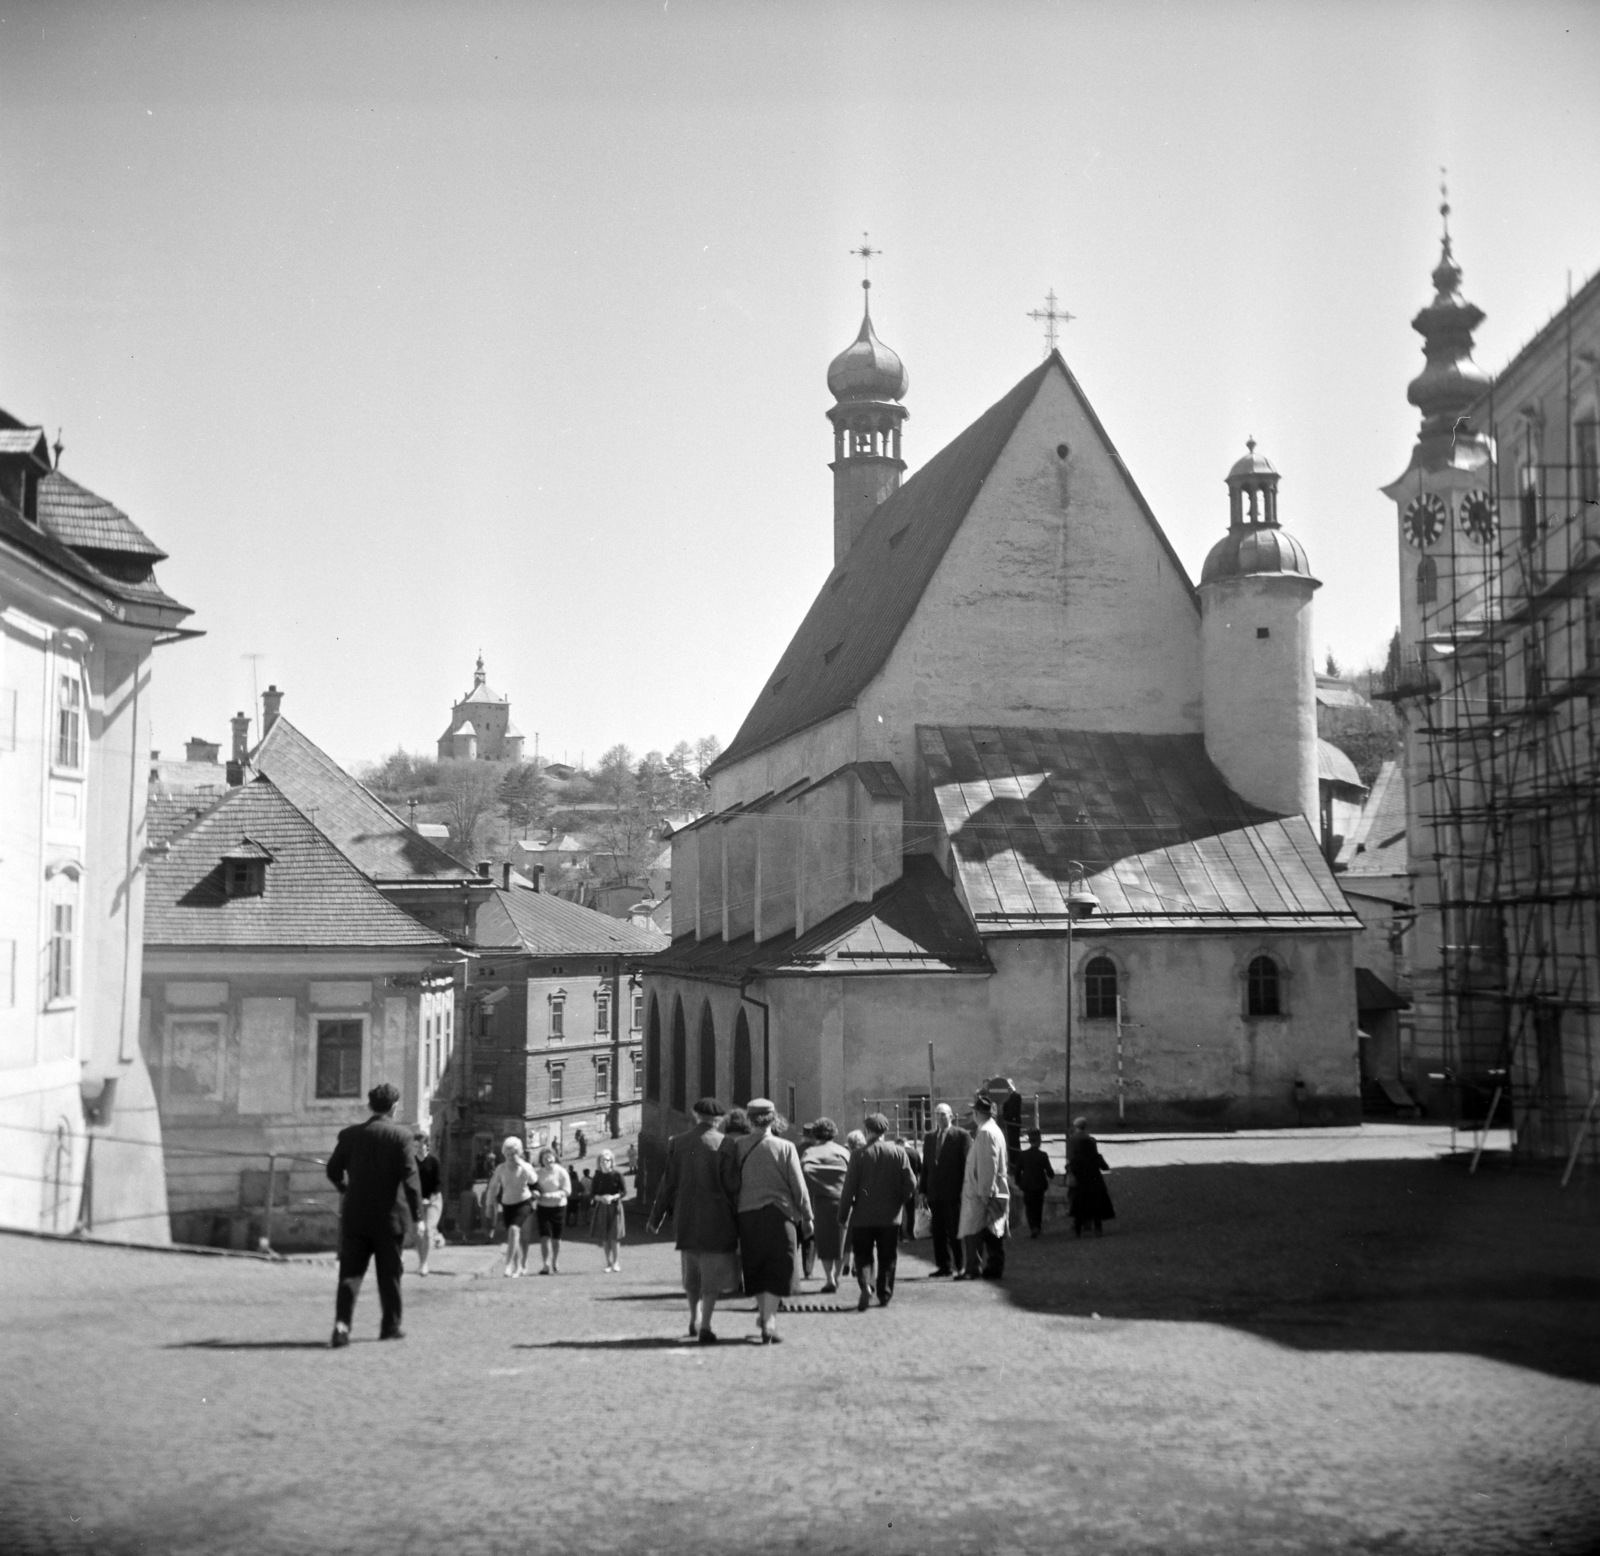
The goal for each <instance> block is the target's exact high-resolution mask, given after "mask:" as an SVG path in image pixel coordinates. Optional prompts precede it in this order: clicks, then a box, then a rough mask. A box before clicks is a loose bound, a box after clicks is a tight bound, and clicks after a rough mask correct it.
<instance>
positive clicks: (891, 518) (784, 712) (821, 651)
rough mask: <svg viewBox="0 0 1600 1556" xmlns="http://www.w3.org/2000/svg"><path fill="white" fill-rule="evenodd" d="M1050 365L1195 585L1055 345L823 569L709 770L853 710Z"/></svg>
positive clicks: (892, 496) (889, 500) (1174, 559)
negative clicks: (792, 631) (815, 589)
mask: <svg viewBox="0 0 1600 1556" xmlns="http://www.w3.org/2000/svg"><path fill="white" fill-rule="evenodd" d="M1053 371H1055V372H1060V373H1061V374H1062V375H1063V376H1064V378H1065V379H1066V382H1067V385H1068V387H1069V389H1070V390H1071V392H1072V393H1073V395H1075V396H1076V398H1077V400H1078V403H1079V407H1080V409H1081V410H1082V412H1083V414H1084V415H1085V417H1086V418H1087V419H1088V420H1089V422H1090V424H1091V425H1092V426H1093V427H1094V429H1095V432H1096V434H1097V435H1098V436H1099V438H1100V440H1101V441H1102V443H1103V444H1104V446H1105V448H1106V451H1107V453H1108V454H1109V455H1110V457H1111V459H1112V460H1113V462H1114V463H1115V465H1116V467H1117V469H1118V471H1119V472H1120V473H1121V475H1122V478H1123V480H1124V481H1125V482H1126V484H1127V487H1128V491H1129V493H1130V494H1131V495H1132V497H1133V499H1134V501H1135V502H1136V503H1137V504H1138V506H1139V509H1140V511H1141V512H1142V513H1143V514H1144V517H1145V519H1146V520H1147V522H1148V523H1149V524H1150V527H1151V528H1152V529H1153V530H1154V532H1155V535H1156V538H1157V540H1158V541H1159V542H1160V544H1161V545H1162V547H1163V548H1164V549H1165V551H1166V553H1167V556H1168V557H1169V558H1170V560H1171V562H1172V565H1173V567H1174V569H1175V570H1176V571H1177V575H1178V577H1180V578H1181V579H1183V580H1184V584H1185V587H1186V588H1189V589H1190V590H1191V592H1192V590H1193V585H1192V583H1191V582H1190V581H1189V575H1188V572H1187V571H1186V570H1185V568H1184V566H1183V563H1182V561H1181V560H1180V559H1179V557H1178V554H1177V552H1175V551H1174V550H1173V549H1172V544H1171V542H1170V541H1169V540H1168V539H1167V537H1166V535H1165V534H1164V533H1163V531H1162V529H1161V526H1160V525H1159V524H1158V523H1157V522H1156V517H1155V515H1154V514H1153V513H1152V512H1151V511H1150V508H1149V505H1148V504H1147V503H1146V502H1145V500H1144V497H1143V496H1142V495H1141V493H1140V492H1139V489H1138V487H1137V486H1135V485H1134V482H1133V477H1132V476H1131V475H1130V474H1129V473H1128V470H1127V467H1126V466H1124V465H1123V463H1122V461H1121V459H1120V458H1119V457H1118V455H1117V452H1116V450H1115V449H1114V448H1113V447H1112V445H1111V440H1110V439H1109V438H1107V437H1106V434H1105V429H1104V428H1103V427H1102V426H1101V425H1100V420H1099V418H1098V417H1097V416H1096V415H1095V413H1094V408H1093V407H1092V406H1091V405H1090V404H1089V401H1088V399H1087V398H1086V397H1085V395H1084V393H1083V390H1082V389H1081V388H1080V387H1079V385H1078V381H1077V380H1076V379H1075V378H1074V377H1073V376H1072V373H1071V372H1070V371H1069V369H1068V368H1067V365H1066V363H1065V362H1064V361H1063V360H1062V358H1061V354H1060V353H1059V352H1055V351H1053V352H1051V354H1050V355H1049V356H1048V357H1046V358H1045V360H1044V361H1043V362H1041V363H1040V364H1039V366H1038V367H1036V368H1034V369H1033V371H1032V372H1030V373H1029V374H1028V375H1027V376H1026V377H1025V378H1023V379H1022V381H1021V382H1020V383H1018V384H1017V385H1016V387H1015V388H1013V389H1012V390H1011V391H1010V392H1009V393H1008V394H1006V395H1005V396H1004V397H1003V398H1002V399H1000V400H998V401H996V402H995V404H993V405H991V406H990V407H989V409H988V410H986V411H985V412H984V413H983V415H981V416H980V417H979V418H978V419H977V420H976V421H975V422H973V423H972V425H971V426H970V427H968V428H967V429H966V431H964V432H962V433H960V434H959V435H958V436H957V437H956V438H955V439H954V440H952V441H951V442H950V443H947V444H946V445H945V446H944V448H942V449H941V450H940V451H939V452H938V453H937V454H935V455H934V456H933V458H932V459H930V460H929V461H928V462H927V464H925V465H924V466H923V467H922V468H921V469H920V470H918V471H917V473H916V474H915V475H913V476H912V477H911V478H910V480H908V481H907V482H906V483H905V485H904V486H902V487H900V488H899V490H898V491H895V492H893V493H891V494H890V495H889V496H888V497H887V498H885V499H884V501H883V502H881V503H880V504H879V505H878V507H877V508H876V509H875V510H874V511H873V513H872V515H871V517H870V518H868V520H867V522H866V524H865V525H864V526H863V528H862V530H861V534H860V536H859V537H858V539H857V540H856V542H855V544H854V545H853V546H852V547H851V548H850V550H849V552H848V553H846V555H845V556H844V558H843V559H842V560H841V561H840V562H838V563H837V564H836V565H835V567H834V569H833V571H832V572H831V573H830V574H829V575H828V578H827V580H826V582H824V584H823V586H822V588H821V590H820V591H819V592H818V594H817V597H816V599H815V600H814V601H813V602H812V605H811V609H810V610H809V611H807V612H806V616H805V619H804V620H803V621H802V622H801V623H800V627H799V630H798V631H797V632H796V633H795V635H794V637H793V639H791V641H790V643H789V646H788V648H786V649H785V650H784V652H783V657H782V658H781V659H779V661H778V665H777V668H776V669H775V670H774V671H773V672H772V674H771V675H770V676H769V677H768V678H767V681H766V684H765V685H764V686H763V688H762V690H761V693H760V694H759V695H758V696H757V698H756V702H755V706H754V707H753V708H751V710H750V711H749V713H747V714H746V715H745V720H744V723H743V724H742V725H740V727H739V733H738V734H737V735H735V736H734V737H733V741H732V743H731V744H730V745H729V746H728V749H727V750H726V751H724V752H723V753H722V754H721V755H720V756H719V757H718V758H717V759H716V761H714V762H713V763H712V764H711V766H710V767H709V768H708V769H707V771H708V772H716V771H718V770H720V769H722V768H725V767H727V766H729V765H730V764H732V763H734V762H738V761H742V760H743V759H744V758H745V757H747V756H750V755H752V754H753V753H755V752H757V751H761V750H764V749H765V748H766V747H768V746H771V745H775V744H776V743H777V742H778V741H780V740H783V739H786V738H787V737H788V736H790V735H793V734H795V733H796V732H798V731H799V730H802V729H806V728H808V727H809V726H811V725H813V724H816V723H819V722H820V721H821V720H823V719H826V718H831V717H832V716H833V715H834V714H836V713H841V712H843V711H844V710H845V709H846V708H849V707H852V706H853V705H854V703H855V701H856V699H857V697H859V696H860V695H861V693H862V692H863V691H864V690H865V689H866V687H867V686H868V684H869V683H870V682H871V681H872V679H873V677H874V676H876V675H877V674H878V672H879V671H880V670H881V669H882V668H883V666H884V665H885V663H887V661H888V658H889V655H890V653H891V652H892V651H893V649H894V646H895V644H896V643H897V642H898V641H899V640H900V634H901V633H902V632H903V631H904V630H905V628H906V626H907V624H908V623H909V622H910V620H911V617H912V615H913V613H914V612H915V611H916V608H917V605H918V603H919V602H920V601H921V599H922V596H923V594H924V592H925V591H926V589H927V587H928V585H929V583H930V582H932V580H933V576H934V574H935V572H936V571H937V570H938V567H939V564H940V562H942V561H943V560H944V555H945V552H946V551H947V550H948V549H949V547H950V543H951V541H952V540H953V539H954V538H955V535H956V532H957V531H958V530H959V529H960V528H961V525H962V522H963V520H965V518H966V516H967V514H968V512H969V511H970V509H971V507H972V505H973V503H974V502H975V501H976V500H977V497H978V494H979V492H980V491H981V490H982V489H983V484H984V482H985V481H986V480H987V479H988V477H989V472H990V471H991V470H992V469H993V468H994V464H995V461H996V460H997V459H998V458H999V457H1000V454H1001V452H1002V451H1003V450H1004V448H1005V446H1006V443H1007V442H1008V440H1009V439H1010V437H1011V434H1012V433H1013V432H1015V431H1016V429H1017V424H1018V423H1019V422H1020V421H1021V420H1022V417H1023V414H1024V412H1026V410H1027V409H1028V407H1029V405H1031V404H1032V403H1033V399H1034V396H1035V395H1037V394H1038V392H1039V387H1040V385H1041V384H1043V383H1044V381H1045V379H1046V377H1047V376H1048V375H1049V374H1050V373H1051V372H1053Z"/></svg>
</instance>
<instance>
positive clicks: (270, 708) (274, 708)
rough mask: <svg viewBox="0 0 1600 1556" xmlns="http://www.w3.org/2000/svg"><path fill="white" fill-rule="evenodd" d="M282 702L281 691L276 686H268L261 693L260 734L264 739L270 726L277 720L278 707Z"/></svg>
mask: <svg viewBox="0 0 1600 1556" xmlns="http://www.w3.org/2000/svg"><path fill="white" fill-rule="evenodd" d="M282 704H283V693H282V692H280V691H279V690H278V688H277V687H276V686H269V687H268V688H267V689H266V690H265V691H264V692H262V694H261V736H262V739H265V738H266V737H267V736H268V735H269V734H270V733H271V732H272V726H273V725H274V724H276V723H277V722H278V709H279V708H280V707H281V706H282Z"/></svg>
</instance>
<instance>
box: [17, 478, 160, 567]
mask: <svg viewBox="0 0 1600 1556" xmlns="http://www.w3.org/2000/svg"><path fill="white" fill-rule="evenodd" d="M39 523H40V524H41V525H42V526H43V527H44V528H45V529H46V530H48V531H49V532H50V533H51V534H52V535H54V536H55V537H56V539H57V540H59V541H61V542H63V543H64V544H65V545H69V546H71V547H72V548H73V549H74V550H77V551H84V550H87V551H105V552H111V553H115V554H120V555H125V556H136V557H147V558H149V559H150V560H151V561H152V562H162V561H165V560H166V556H167V553H166V552H165V551H163V550H162V549H161V548H160V547H159V546H158V545H156V543H155V542H154V541H153V540H151V538H150V537H149V536H148V535H147V534H145V532H144V531H143V530H142V529H140V528H139V526H138V525H137V524H135V523H134V522H133V520H132V519H130V518H129V517H128V515H127V514H125V513H124V512H123V511H122V510H121V509H120V508H119V507H117V506H116V505H115V504H114V503H110V502H107V501H106V499H105V498H104V497H100V496H97V495H96V494H95V493H94V492H91V491H90V490H89V488H88V487H87V486H79V485H78V483H77V482H76V481H74V480H72V479H70V478H69V477H67V476H64V475H62V473H61V472H60V471H59V470H52V471H51V472H50V473H49V475H46V476H42V477H41V478H40V481H39Z"/></svg>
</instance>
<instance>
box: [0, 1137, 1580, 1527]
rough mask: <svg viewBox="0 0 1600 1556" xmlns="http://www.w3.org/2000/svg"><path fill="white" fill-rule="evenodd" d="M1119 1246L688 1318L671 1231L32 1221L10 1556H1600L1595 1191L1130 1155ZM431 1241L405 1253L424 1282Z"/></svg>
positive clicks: (10, 1492) (17, 1253)
mask: <svg viewBox="0 0 1600 1556" xmlns="http://www.w3.org/2000/svg"><path fill="white" fill-rule="evenodd" d="M1112 1187H1113V1192H1114V1193H1115V1195H1116V1200H1117V1208H1118V1219H1117V1220H1116V1221H1115V1222H1113V1223H1111V1224H1110V1225H1109V1226H1108V1228H1107V1235H1106V1236H1105V1237H1104V1238H1103V1239H1101V1240H1085V1241H1083V1242H1078V1241H1075V1240H1074V1239H1073V1238H1072V1237H1071V1235H1070V1233H1069V1232H1067V1231H1064V1230H1063V1229H1062V1228H1061V1227H1060V1226H1058V1225H1052V1226H1050V1227H1049V1228H1048V1229H1047V1231H1046V1234H1045V1235H1044V1237H1042V1238H1041V1239H1039V1240H1038V1241H1031V1240H1029V1239H1028V1238H1026V1236H1024V1237H1022V1238H1020V1239H1014V1240H1013V1242H1012V1244H1011V1255H1010V1264H1009V1267H1008V1277H1007V1280H1006V1281H1005V1283H1004V1284H1003V1285H999V1286H993V1285H986V1284H978V1285H973V1284H959V1285H952V1284H950V1283H949V1282H947V1281H937V1280H930V1279H927V1278H926V1276H927V1272H928V1269H929V1267H930V1266H929V1264H928V1261H927V1258H926V1254H927V1244H926V1243H914V1244H910V1245H908V1246H907V1247H906V1248H905V1249H904V1250H903V1252H902V1256H901V1279H900V1285H899V1289H898V1292H897V1294H896V1297H895V1300H894V1302H893V1303H892V1304H891V1305H890V1307H889V1308H887V1309H885V1310H880V1309H878V1308H876V1307H874V1308H873V1309H872V1310H871V1311H869V1312H867V1313H865V1314H859V1315H858V1314H857V1313H856V1312H855V1310H854V1301H853V1296H854V1288H853V1286H850V1287H847V1289H846V1291H845V1292H843V1293H841V1295H842V1296H845V1297H849V1298H851V1299H852V1300H850V1301H849V1302H848V1304H847V1305H846V1307H845V1308H844V1309H843V1310H837V1309H836V1305H835V1303H836V1299H832V1298H829V1299H822V1298H820V1297H819V1296H818V1294H817V1283H816V1282H812V1283H810V1284H809V1286H808V1287H807V1290H806V1293H805V1295H804V1296H803V1297H801V1298H800V1299H798V1302H799V1306H800V1307H801V1309H802V1310H801V1311H795V1312H792V1313H790V1314H788V1315H786V1316H785V1317H784V1318H782V1319H781V1320H780V1327H781V1332H782V1334H783V1336H784V1341H785V1343H784V1344H783V1345H781V1346H779V1347H776V1348H762V1347H759V1346H757V1345H755V1344H752V1343H750V1341H751V1338H752V1336H753V1332H754V1331H753V1318H752V1315H751V1311H750V1309H751V1304H749V1303H748V1302H745V1301H743V1300H738V1301H733V1302H730V1303H729V1304H727V1306H726V1307H725V1308H723V1309H721V1310H719V1313H720V1316H719V1322H718V1328H719V1331H720V1333H721V1335H722V1339H723V1343H722V1344H720V1345H718V1346H715V1347H711V1346H693V1345H689V1344H687V1343H686V1341H685V1336H684V1333H683V1330H684V1326H685V1310H684V1307H683V1305H682V1302H681V1299H680V1297H679V1296H678V1293H677V1285H676V1274H677V1267H676V1265H677V1261H676V1256H675V1254H674V1252H673V1250H672V1248H671V1246H670V1243H669V1242H665V1241H650V1240H646V1239H643V1238H640V1237H638V1236H637V1235H636V1236H635V1238H634V1240H633V1241H631V1242H630V1243H629V1244H628V1245H626V1247H625V1250H624V1254H623V1270H622V1273H621V1274H619V1275H615V1276H607V1275H605V1274H603V1273H602V1270H601V1262H602V1261H601V1258H600V1253H599V1250H598V1249H597V1248H595V1247H594V1246H592V1245H591V1244H589V1243H587V1242H586V1241H582V1240H578V1239H574V1240H573V1241H572V1242H571V1243H570V1244H569V1246H568V1248H567V1251H566V1254H565V1257H564V1259H563V1268H562V1273H561V1275H560V1276H559V1277H556V1278H553V1279H551V1278H539V1277H537V1276H529V1277H528V1278H525V1279H521V1280H505V1279H502V1278H501V1277H500V1276H499V1273H498V1271H499V1266H500V1254H499V1251H498V1250H497V1249H494V1248H490V1247H486V1246H476V1247H465V1248H453V1249H449V1250H447V1251H445V1253H444V1254H442V1255H441V1256H440V1258H439V1260H438V1270H437V1273H435V1274H434V1275H432V1276H430V1277H429V1278H428V1279H426V1280H419V1279H417V1278H416V1277H415V1276H414V1275H413V1274H409V1273H408V1275H407V1277H406V1279H405V1300H406V1329H407V1338H406V1339H405V1340H404V1341H403V1342H401V1343H399V1344H379V1343H377V1341H376V1338H375V1337H376V1333H377V1326H378V1311H377V1299H376V1292H375V1290H374V1289H372V1285H371V1282H370V1281H369V1283H368V1288H367V1289H366V1290H365V1291H364V1292H363V1295H362V1300H361V1305H360V1307H359V1309H358V1311H357V1323H356V1343H354V1344H353V1345H352V1346H351V1347H350V1348H349V1349H348V1350H347V1351H344V1352H340V1353H333V1352H330V1351H329V1350H328V1349H327V1348H326V1345H327V1336H328V1330H329V1327H330V1325H331V1317H332V1302H333V1286H334V1273H333V1269H332V1267H331V1264H330V1263H328V1262H315V1261H290V1262H282V1263H269V1262H262V1261H258V1260H253V1259H238V1258H205V1257H191V1256H183V1255H176V1254H161V1253H153V1252H140V1251H130V1250H122V1249H116V1248H108V1247H102V1246H93V1245H73V1244H65V1243H58V1242H45V1241H38V1240H35V1239H31V1238H27V1237H20V1236H7V1237H4V1238H3V1239H0V1250H3V1253H4V1260H3V1266H0V1294H3V1305H0V1352H3V1361H4V1373H5V1378H6V1403H5V1411H4V1420H5V1428H4V1442H3V1473H4V1487H5V1489H4V1492H3V1498H4V1501H3V1512H0V1549H4V1550H5V1551H6V1552H8V1553H10V1552H15V1553H19V1556H20V1553H25V1552H27V1553H31V1552H62V1553H69V1552H71V1553H78V1552H97V1553H99V1552H104V1553H115V1556H122V1553H133V1552H148V1553H153V1556H189V1553H196V1556H199V1553H205V1556H235V1553H238V1556H244V1553H250V1556H255V1553H272V1556H277V1553H283V1556H289V1553H302V1552H310V1551H340V1552H344V1551H349V1552H367V1551H372V1552H377V1551H392V1552H407V1553H417V1556H423V1553H432V1552H437V1551H450V1552H459V1553H463V1556H468V1553H478V1552H484V1553H489V1552H523V1551H535V1550H537V1551H561V1552H572V1553H579V1552H602V1551H625V1552H638V1553H646V1552H676V1551H688V1550H696V1551H731V1550H755V1549H762V1550H768V1551H805V1552H812V1551H856V1550H873V1551H879V1552H884V1553H896V1552H913V1551H916V1552H923V1551H970V1552H986V1553H987V1552H1013V1551H1015V1552H1022V1551H1070V1552H1074V1553H1080V1552H1081V1553H1085V1556H1111V1553H1123V1552H1158V1553H1168V1552H1185V1553H1187V1552H1207V1553H1210V1552H1216V1553H1223V1552H1227V1553H1236V1552H1263V1553H1265V1552H1272V1553H1278V1552H1307V1553H1321V1552H1379V1551H1381V1552H1394V1553H1422V1552H1429V1553H1439V1556H1447V1553H1448V1556H1456V1553H1464V1552H1470V1553H1474V1556H1478V1553H1523V1552H1534V1551H1552V1552H1562V1553H1569V1556H1570V1553H1579V1552H1585V1551H1592V1550H1594V1549H1596V1548H1597V1546H1596V1543H1595V1536H1596V1533H1597V1531H1600V1484H1597V1481H1600V1477H1597V1475H1596V1470H1595V1466H1596V1464H1597V1463H1600V1319H1597V1313H1600V1303H1597V1300H1596V1299H1597V1297H1600V1254H1597V1240H1596V1238H1595V1235H1594V1234H1595V1228H1596V1212H1597V1208H1600V1193H1597V1191H1596V1186H1595V1185H1593V1184H1586V1183H1583V1182H1579V1183H1576V1184H1574V1185H1573V1187H1572V1188H1571V1189H1569V1190H1567V1191H1566V1192H1565V1193H1564V1194H1563V1193H1562V1192H1561V1191H1559V1190H1558V1189H1557V1187H1556V1185H1555V1182H1554V1181H1553V1179H1550V1178H1547V1177H1543V1176H1535V1175H1518V1174H1515V1173H1512V1172H1510V1171H1507V1170H1504V1169H1500V1168H1496V1169H1488V1168H1486V1170H1485V1171H1484V1172H1482V1173H1480V1174H1479V1175H1478V1176H1477V1177H1475V1178H1468V1177H1467V1176H1466V1175H1465V1172H1464V1170H1463V1169H1462V1167H1461V1166H1460V1164H1459V1163H1435V1162H1401V1163H1370V1162H1365V1163H1345V1164H1330V1165H1299V1166H1284V1167H1270V1168H1260V1167H1249V1166H1201V1167H1185V1168H1156V1169H1144V1170H1140V1171H1135V1172H1123V1173H1117V1174H1113V1180H1112ZM413 1264H414V1260H413V1258H412V1257H411V1256H410V1255H408V1256H407V1268H408V1271H409V1270H410V1269H411V1268H412V1266H413Z"/></svg>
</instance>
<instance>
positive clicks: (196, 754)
mask: <svg viewBox="0 0 1600 1556" xmlns="http://www.w3.org/2000/svg"><path fill="white" fill-rule="evenodd" d="M218 750H219V747H218V745H217V743H216V741H214V740H202V739H201V738H200V737H199V736H198V735H192V736H190V738H189V741H188V743H187V744H186V745H185V746H184V748H183V759H184V761H186V762H215V761H216V760H217V753H218ZM152 754H153V753H152Z"/></svg>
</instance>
